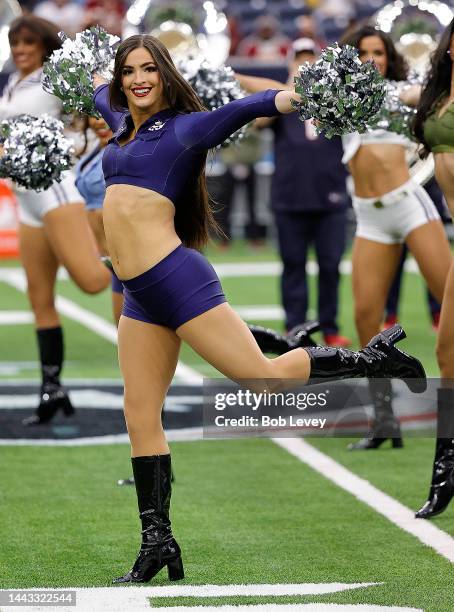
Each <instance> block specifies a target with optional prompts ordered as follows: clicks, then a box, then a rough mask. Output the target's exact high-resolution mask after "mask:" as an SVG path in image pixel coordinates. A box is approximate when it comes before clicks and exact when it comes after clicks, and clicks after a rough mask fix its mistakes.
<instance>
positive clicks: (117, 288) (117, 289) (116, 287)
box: [112, 270, 123, 293]
mask: <svg viewBox="0 0 454 612" xmlns="http://www.w3.org/2000/svg"><path fill="white" fill-rule="evenodd" d="M112 291H113V293H123V283H122V282H121V280H120V279H119V278H118V276H117V275H116V274H115V272H114V271H113V270H112Z"/></svg>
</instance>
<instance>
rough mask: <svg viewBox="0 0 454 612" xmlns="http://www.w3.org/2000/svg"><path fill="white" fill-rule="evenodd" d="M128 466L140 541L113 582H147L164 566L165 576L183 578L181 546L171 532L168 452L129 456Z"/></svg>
mask: <svg viewBox="0 0 454 612" xmlns="http://www.w3.org/2000/svg"><path fill="white" fill-rule="evenodd" d="M132 469H133V473H134V481H135V485H136V491H137V499H138V504H139V512H140V514H139V516H140V520H141V522H142V545H141V547H140V551H139V554H138V557H137V559H136V561H135V563H134V565H133V567H132V569H131V570H130V571H129V572H128V573H127V574H125V575H124V576H121V577H120V578H116V579H115V580H113V583H114V584H123V583H126V582H148V581H149V580H151V579H152V578H153V576H156V574H157V573H158V572H159V571H160V570H161V569H163V568H164V567H167V572H168V576H169V580H182V579H183V578H184V570H183V561H182V559H181V550H180V547H179V546H178V544H177V542H176V540H175V538H174V537H173V535H172V530H171V525H170V518H169V509H170V495H171V489H172V487H171V484H170V473H171V463H170V455H156V456H152V457H133V458H132Z"/></svg>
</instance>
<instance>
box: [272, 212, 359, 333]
mask: <svg viewBox="0 0 454 612" xmlns="http://www.w3.org/2000/svg"><path fill="white" fill-rule="evenodd" d="M346 215H347V212H346V210H341V211H336V212H320V213H319V212H313V213H309V212H307V213H301V212H297V213H293V212H275V219H276V225H277V230H278V238H279V251H280V255H281V258H282V261H283V264H284V270H283V274H282V279H281V292H282V303H283V306H284V309H285V318H286V327H287V329H290V328H291V327H293V326H294V325H298V324H299V323H302V322H303V321H305V320H306V312H307V308H308V300H309V295H308V287H307V278H306V260H307V251H308V248H309V246H310V245H311V244H313V245H314V248H315V253H316V257H317V262H318V266H319V276H318V319H319V321H320V326H321V329H322V331H323V333H325V334H333V333H337V331H338V327H337V321H336V319H337V310H338V287H339V263H340V260H341V257H342V255H343V253H344V250H345V230H346V224H347V216H346Z"/></svg>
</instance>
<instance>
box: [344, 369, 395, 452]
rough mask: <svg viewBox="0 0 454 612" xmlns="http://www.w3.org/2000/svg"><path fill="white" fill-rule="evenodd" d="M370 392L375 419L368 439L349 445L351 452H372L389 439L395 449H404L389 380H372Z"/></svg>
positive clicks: (370, 381) (370, 380)
mask: <svg viewBox="0 0 454 612" xmlns="http://www.w3.org/2000/svg"><path fill="white" fill-rule="evenodd" d="M369 392H370V396H371V399H372V403H373V405H374V411H375V417H374V423H373V425H372V430H371V432H370V435H369V436H368V437H367V438H363V439H362V440H359V441H358V442H354V443H353V444H349V446H348V449H349V450H371V449H375V448H378V447H379V446H380V445H381V444H383V442H385V441H386V440H387V439H388V438H390V439H391V444H392V445H393V448H402V446H403V442H402V435H401V431H400V425H399V421H398V420H397V419H396V417H395V416H394V412H393V405H392V399H393V388H392V384H391V380H390V379H389V378H380V379H377V378H370V379H369Z"/></svg>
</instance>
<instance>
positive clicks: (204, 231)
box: [109, 34, 219, 249]
mask: <svg viewBox="0 0 454 612" xmlns="http://www.w3.org/2000/svg"><path fill="white" fill-rule="evenodd" d="M142 47H143V48H145V49H147V51H148V52H149V53H150V55H151V56H152V58H153V60H154V62H155V64H156V67H157V69H158V71H159V74H160V76H161V79H162V82H163V85H164V96H165V98H166V102H167V104H168V105H169V107H170V108H171V109H172V110H175V111H176V112H179V113H191V112H194V111H203V110H206V109H205V108H204V106H203V104H202V102H201V101H200V99H199V98H198V96H197V94H196V93H195V91H194V90H193V89H192V87H191V86H190V85H189V83H188V82H187V81H185V79H183V77H182V76H181V74H180V73H179V72H178V71H177V69H176V68H175V65H174V63H173V61H172V58H171V57H170V54H169V52H168V50H167V48H166V47H165V46H164V45H163V44H162V42H161V41H160V40H158V39H157V38H155V37H154V36H149V35H145V34H137V35H135V36H131V37H130V38H127V39H126V40H125V41H123V42H122V43H121V44H120V46H119V47H118V50H117V54H116V56H115V67H114V74H113V79H112V81H111V83H110V88H109V93H110V106H111V108H112V109H113V110H124V109H125V108H127V106H128V104H127V100H126V96H125V94H124V93H123V92H122V91H121V78H122V71H123V66H124V64H125V62H126V58H127V57H128V55H129V53H131V51H134V49H139V48H142ZM206 157H207V155H206V154H205V155H203V156H202V157H201V160H200V165H199V167H198V168H197V172H195V173H194V177H193V178H191V179H190V180H189V181H188V183H187V184H186V187H185V193H184V202H183V201H181V202H179V201H177V202H175V231H176V232H177V234H178V236H179V238H180V239H181V241H182V242H183V244H184V245H185V246H187V247H191V248H196V249H200V248H202V247H203V246H205V244H206V243H207V241H208V238H209V234H210V230H212V231H213V230H214V231H215V232H216V231H219V228H218V225H217V223H216V221H215V220H214V217H213V211H212V209H211V206H210V198H209V196H208V191H207V187H206V178H205V165H206Z"/></svg>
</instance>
